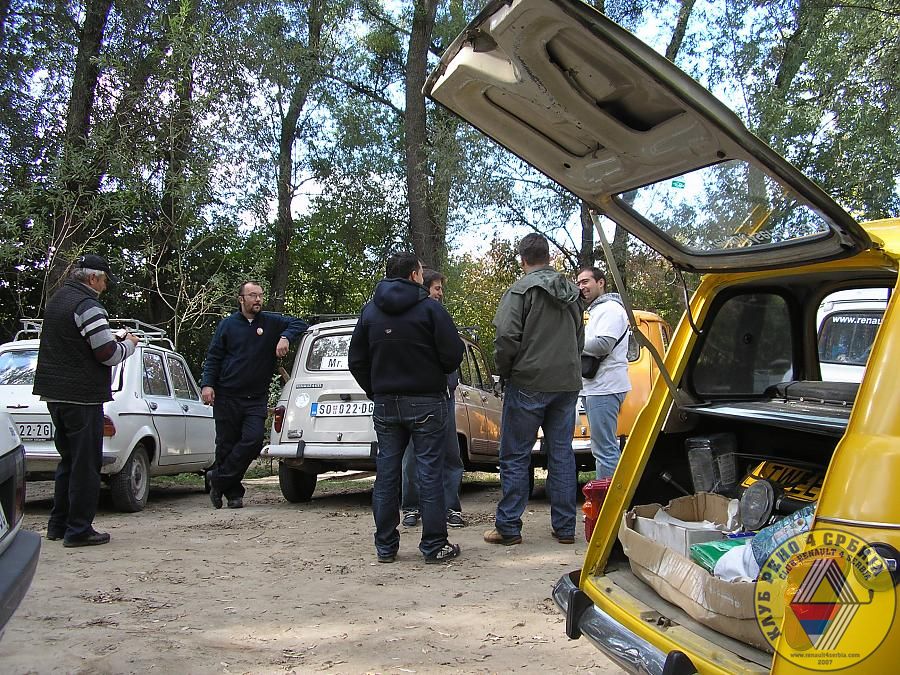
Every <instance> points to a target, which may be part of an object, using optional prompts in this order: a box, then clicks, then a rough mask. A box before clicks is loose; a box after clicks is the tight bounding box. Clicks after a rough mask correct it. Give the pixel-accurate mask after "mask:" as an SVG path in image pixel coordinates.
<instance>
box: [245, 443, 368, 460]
mask: <svg viewBox="0 0 900 675" xmlns="http://www.w3.org/2000/svg"><path fill="white" fill-rule="evenodd" d="M376 454H378V444H377V443H307V442H306V441H304V440H300V441H297V442H296V443H272V444H270V445H267V446H265V447H264V448H263V449H262V453H261V455H262V456H263V457H275V458H279V457H284V458H286V459H288V458H289V459H374V458H375V455H376Z"/></svg>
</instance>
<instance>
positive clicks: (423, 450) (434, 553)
mask: <svg viewBox="0 0 900 675" xmlns="http://www.w3.org/2000/svg"><path fill="white" fill-rule="evenodd" d="M422 281H423V279H422V263H421V261H420V260H419V259H418V258H417V257H416V255H415V254H414V253H394V254H393V255H391V257H390V258H389V259H388V262H387V269H386V275H385V279H383V280H382V281H379V282H378V285H377V286H376V287H375V294H374V297H373V299H372V301H371V302H368V303H366V306H365V307H363V310H362V313H361V314H360V317H359V321H358V322H357V323H356V328H355V329H354V330H353V337H351V338H350V348H349V350H348V357H349V358H348V361H349V367H350V372H351V373H352V374H353V377H354V378H355V379H356V381H357V383H358V384H359V386H360V387H361V388H362V390H363V391H364V392H365V393H366V396H368V397H369V399H370V400H371V401H372V402H373V403H374V404H375V410H374V413H373V416H372V417H373V421H374V424H375V433H376V435H377V436H378V454H377V455H376V457H375V486H374V488H373V489H372V513H373V516H374V518H375V550H376V553H377V556H378V562H382V563H392V562H394V560H395V559H396V557H397V551H398V550H399V548H400V532H399V530H398V529H397V527H398V525H400V473H401V463H402V461H403V451H404V449H405V448H406V445H407V443H409V441H410V439H412V442H413V447H414V449H415V453H416V466H417V477H418V481H419V508H420V510H421V512H422V538H421V541H420V542H419V550H420V551H421V552H422V555H423V556H424V557H425V562H426V563H442V562H448V561H450V560H452V559H454V558H456V557H457V556H458V555H459V552H460V549H459V546H458V545H457V544H451V543H450V542H449V541H447V521H446V509H445V506H444V487H443V486H444V480H443V478H444V471H443V468H444V441H445V439H446V432H447V405H448V396H447V374H448V373H452V372H453V371H455V370H456V369H457V368H459V364H460V363H461V362H462V357H463V352H464V349H465V346H464V344H463V341H462V340H461V339H460V337H459V333H458V332H457V330H456V325H455V324H454V323H453V319H452V318H451V317H450V315H449V314H448V313H447V310H446V309H444V307H443V306H442V305H441V304H440V303H439V302H436V301H435V300H433V299H431V298H430V297H429V296H428V291H427V290H425V287H424V286H422Z"/></svg>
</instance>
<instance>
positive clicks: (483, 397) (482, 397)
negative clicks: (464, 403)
mask: <svg viewBox="0 0 900 675" xmlns="http://www.w3.org/2000/svg"><path fill="white" fill-rule="evenodd" d="M481 402H482V403H487V396H485V395H484V394H482V395H481Z"/></svg>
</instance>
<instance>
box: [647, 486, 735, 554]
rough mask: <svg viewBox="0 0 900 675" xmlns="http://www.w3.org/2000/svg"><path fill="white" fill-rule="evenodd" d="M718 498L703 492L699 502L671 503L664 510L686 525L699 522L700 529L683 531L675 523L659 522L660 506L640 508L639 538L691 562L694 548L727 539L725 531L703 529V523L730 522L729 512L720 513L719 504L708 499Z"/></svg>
mask: <svg viewBox="0 0 900 675" xmlns="http://www.w3.org/2000/svg"><path fill="white" fill-rule="evenodd" d="M718 496H719V495H709V494H707V493H705V492H701V493H700V494H699V495H695V497H696V498H690V499H685V500H680V503H677V504H676V503H674V502H673V503H670V505H669V506H667V507H666V508H665V509H664V511H666V512H667V513H668V514H669V515H670V516H672V517H673V518H678V519H679V520H683V521H686V522H695V523H697V524H698V526H697V527H694V528H692V527H683V526H681V525H678V524H675V523H666V522H660V521H658V520H656V515H657V513H658V512H659V510H660V507H659V505H658V504H654V505H653V506H652V507H650V506H638V507H636V508H635V519H634V526H633V527H634V530H635V531H636V532H637V533H638V534H642V535H644V536H645V537H647V539H650V540H652V541H655V542H657V543H658V544H662V545H663V546H665V547H666V548H670V549H672V550H673V551H676V552H677V553H680V554H681V555H683V556H684V557H685V558H690V557H691V545H692V544H700V543H702V542H704V541H715V540H717V539H722V538H724V537H725V534H724V533H723V532H722V531H721V530H712V529H705V528H701V527H700V526H699V523H701V522H703V521H709V522H712V523H718V524H722V523H724V522H726V521H727V520H728V513H727V511H726V512H724V513H720V512H719V511H720V507H721V504H720V503H719V501H718V500H713V499H708V497H718ZM676 501H679V500H676ZM725 506H726V507H727V506H728V500H725ZM650 511H652V512H653V515H650V516H645V515H640V514H641V513H649V512H650Z"/></svg>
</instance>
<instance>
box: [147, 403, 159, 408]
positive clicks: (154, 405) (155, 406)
mask: <svg viewBox="0 0 900 675" xmlns="http://www.w3.org/2000/svg"><path fill="white" fill-rule="evenodd" d="M148 405H149V406H150V410H156V409H157V408H158V407H159V406H158V405H157V404H156V403H155V402H154V401H150V403H149V404H148Z"/></svg>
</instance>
